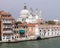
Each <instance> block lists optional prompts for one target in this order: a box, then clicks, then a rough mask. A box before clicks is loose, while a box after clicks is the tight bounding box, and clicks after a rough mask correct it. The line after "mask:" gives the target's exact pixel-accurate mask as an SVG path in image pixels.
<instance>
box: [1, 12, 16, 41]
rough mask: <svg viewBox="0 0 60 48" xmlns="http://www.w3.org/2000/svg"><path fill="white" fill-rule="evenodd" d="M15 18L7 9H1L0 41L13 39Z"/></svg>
mask: <svg viewBox="0 0 60 48" xmlns="http://www.w3.org/2000/svg"><path fill="white" fill-rule="evenodd" d="M14 21H15V20H14V18H13V17H12V15H11V14H10V13H8V12H5V11H0V41H8V40H12V39H13V37H14V35H13V33H14V32H13V24H14Z"/></svg>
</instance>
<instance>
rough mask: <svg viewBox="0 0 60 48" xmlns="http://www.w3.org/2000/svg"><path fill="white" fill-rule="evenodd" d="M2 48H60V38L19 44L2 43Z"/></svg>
mask: <svg viewBox="0 0 60 48" xmlns="http://www.w3.org/2000/svg"><path fill="white" fill-rule="evenodd" d="M0 48H60V37H58V38H50V39H44V40H38V41H26V42H19V43H0Z"/></svg>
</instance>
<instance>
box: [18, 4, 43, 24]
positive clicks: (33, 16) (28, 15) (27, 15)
mask: <svg viewBox="0 0 60 48" xmlns="http://www.w3.org/2000/svg"><path fill="white" fill-rule="evenodd" d="M40 12H41V11H40ZM40 12H39V11H38V10H36V11H33V10H32V9H28V8H27V6H26V4H24V8H23V9H22V10H21V11H20V16H19V18H18V20H17V21H20V22H22V23H24V22H26V23H39V22H42V21H43V20H42V17H41V13H40Z"/></svg>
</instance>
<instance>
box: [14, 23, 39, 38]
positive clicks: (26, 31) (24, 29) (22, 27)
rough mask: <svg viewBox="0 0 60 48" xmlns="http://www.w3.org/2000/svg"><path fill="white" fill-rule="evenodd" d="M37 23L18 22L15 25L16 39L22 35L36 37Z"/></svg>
mask: <svg viewBox="0 0 60 48" xmlns="http://www.w3.org/2000/svg"><path fill="white" fill-rule="evenodd" d="M37 25H39V24H37V23H29V24H27V23H22V24H18V25H15V30H14V32H15V35H16V39H19V38H23V37H26V38H33V37H34V38H35V37H36V35H37V34H36V31H38V30H37ZM38 32H39V31H38Z"/></svg>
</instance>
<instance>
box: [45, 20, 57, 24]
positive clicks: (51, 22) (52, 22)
mask: <svg viewBox="0 0 60 48" xmlns="http://www.w3.org/2000/svg"><path fill="white" fill-rule="evenodd" d="M45 23H46V24H51V25H55V24H56V22H54V21H51V20H50V21H46V22H45Z"/></svg>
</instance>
